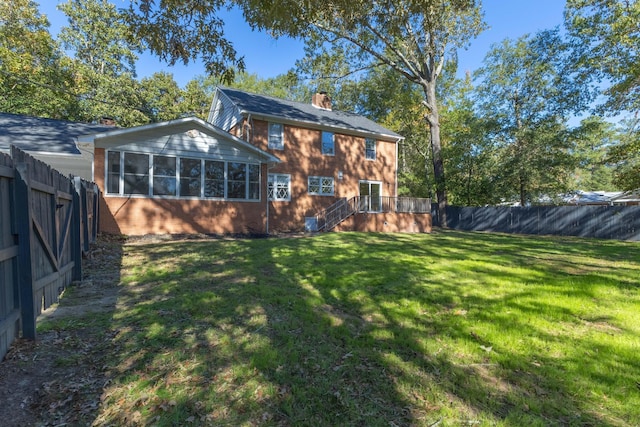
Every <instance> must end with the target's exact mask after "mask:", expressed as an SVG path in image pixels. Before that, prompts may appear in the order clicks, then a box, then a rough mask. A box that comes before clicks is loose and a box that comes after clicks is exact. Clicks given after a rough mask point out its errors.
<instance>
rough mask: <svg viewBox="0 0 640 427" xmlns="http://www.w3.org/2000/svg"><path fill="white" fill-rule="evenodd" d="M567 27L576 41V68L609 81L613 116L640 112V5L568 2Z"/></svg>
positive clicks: (615, 0)
mask: <svg viewBox="0 0 640 427" xmlns="http://www.w3.org/2000/svg"><path fill="white" fill-rule="evenodd" d="M565 25H566V27H567V29H568V32H569V34H570V35H571V36H572V37H573V38H572V42H573V48H574V57H573V58H572V59H573V64H574V66H575V67H576V68H577V69H578V70H580V72H581V73H582V74H583V75H584V76H585V78H586V77H589V78H593V79H595V80H597V81H601V82H602V81H606V84H609V85H610V86H609V88H608V89H607V90H606V95H607V96H608V103H607V107H606V109H607V110H608V111H610V112H619V111H625V110H626V111H631V112H637V111H639V110H640V65H639V60H640V1H638V0H567V4H566V7H565Z"/></svg>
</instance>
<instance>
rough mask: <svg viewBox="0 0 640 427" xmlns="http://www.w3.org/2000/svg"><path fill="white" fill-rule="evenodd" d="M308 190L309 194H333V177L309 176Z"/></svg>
mask: <svg viewBox="0 0 640 427" xmlns="http://www.w3.org/2000/svg"><path fill="white" fill-rule="evenodd" d="M308 191H309V194H314V195H318V196H333V178H332V177H330V176H310V177H309V181H308Z"/></svg>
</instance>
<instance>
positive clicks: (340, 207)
mask: <svg viewBox="0 0 640 427" xmlns="http://www.w3.org/2000/svg"><path fill="white" fill-rule="evenodd" d="M365 212H367V213H387V212H393V213H429V212H431V199H418V198H414V197H389V196H355V197H351V198H350V199H347V198H342V199H338V200H337V201H336V202H335V203H334V204H332V205H331V206H329V207H328V208H326V209H324V210H322V211H321V212H319V213H318V214H317V215H316V216H315V220H314V223H315V224H314V225H315V228H316V229H315V230H311V231H329V230H331V229H332V228H333V227H335V226H336V225H338V224H340V223H341V222H342V221H344V220H345V219H347V218H349V217H350V216H351V215H353V214H355V213H365Z"/></svg>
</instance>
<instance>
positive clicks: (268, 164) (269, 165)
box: [264, 162, 273, 236]
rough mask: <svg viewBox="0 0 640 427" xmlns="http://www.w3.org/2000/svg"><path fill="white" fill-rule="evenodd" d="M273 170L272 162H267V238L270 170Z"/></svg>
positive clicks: (265, 196) (267, 229)
mask: <svg viewBox="0 0 640 427" xmlns="http://www.w3.org/2000/svg"><path fill="white" fill-rule="evenodd" d="M272 168H273V163H271V162H267V191H266V192H265V195H264V199H265V200H266V202H267V206H266V210H265V211H266V213H267V218H266V233H267V236H268V235H269V169H272Z"/></svg>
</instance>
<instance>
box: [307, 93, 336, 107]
mask: <svg viewBox="0 0 640 427" xmlns="http://www.w3.org/2000/svg"><path fill="white" fill-rule="evenodd" d="M311 105H313V106H314V107H316V108H322V109H323V110H329V111H331V98H329V95H327V92H318V93H316V94H314V95H313V97H312V98H311Z"/></svg>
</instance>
